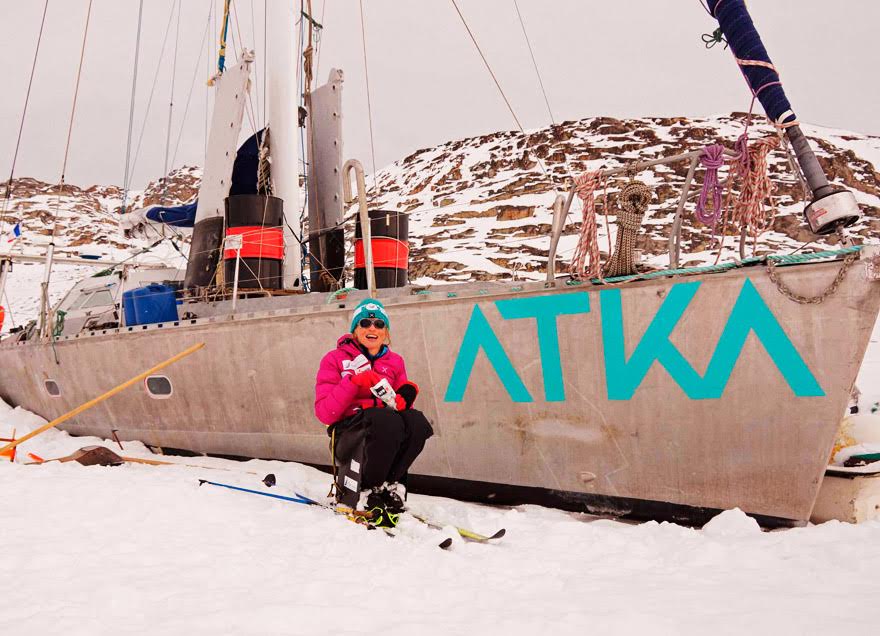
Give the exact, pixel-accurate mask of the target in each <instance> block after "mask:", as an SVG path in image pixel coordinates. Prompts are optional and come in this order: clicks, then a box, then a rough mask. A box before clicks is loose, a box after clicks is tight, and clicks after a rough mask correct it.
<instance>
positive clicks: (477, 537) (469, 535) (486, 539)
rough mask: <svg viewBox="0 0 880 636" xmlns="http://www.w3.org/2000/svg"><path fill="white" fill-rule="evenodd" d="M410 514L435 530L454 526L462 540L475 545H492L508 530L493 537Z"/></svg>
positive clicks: (503, 530) (501, 530)
mask: <svg viewBox="0 0 880 636" xmlns="http://www.w3.org/2000/svg"><path fill="white" fill-rule="evenodd" d="M410 514H411V515H412V517H413V518H414V519H417V520H418V521H421V522H422V523H424V524H425V525H426V526H428V527H429V528H434V529H435V530H442V529H443V528H446V527H449V526H452V527H453V528H455V531H456V532H458V535H459V536H460V537H461V538H462V539H464V540H465V541H471V542H473V543H491V542H492V541H495V540H497V539H500V538H501V537H503V536H504V535H505V534H506V533H507V530H505V529H504V528H501V529H500V530H498V531H497V532H496V533H495V534H491V535H486V534H480V533H479V532H474V531H473V530H468V529H467V528H461V527H459V526H455V525H453V524H447V523H442V522H440V521H435V520H433V519H429V518H428V517H426V516H425V515H421V514H418V513H415V512H411V513H410Z"/></svg>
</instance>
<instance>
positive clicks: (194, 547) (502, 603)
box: [0, 376, 880, 636]
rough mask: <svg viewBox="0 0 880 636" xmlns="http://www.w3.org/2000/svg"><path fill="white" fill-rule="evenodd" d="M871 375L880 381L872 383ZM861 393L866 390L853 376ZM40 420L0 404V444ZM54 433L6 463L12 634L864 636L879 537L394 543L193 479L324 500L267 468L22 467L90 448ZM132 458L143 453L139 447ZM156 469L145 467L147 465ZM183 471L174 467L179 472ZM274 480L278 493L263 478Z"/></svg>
mask: <svg viewBox="0 0 880 636" xmlns="http://www.w3.org/2000/svg"><path fill="white" fill-rule="evenodd" d="M873 377H877V376H873ZM865 379H866V380H867V379H868V378H865ZM43 422H44V420H42V419H41V418H39V417H38V416H36V415H34V414H32V413H29V412H27V411H24V410H22V409H20V408H17V409H14V410H13V409H11V408H10V407H8V406H6V405H5V404H3V403H0V435H3V434H4V433H5V434H8V432H10V431H9V429H10V428H11V427H13V426H14V427H15V428H16V429H17V435H18V436H19V437H20V436H21V435H22V434H23V433H25V432H27V431H29V430H33V429H34V428H36V427H37V426H39V425H40V424H42V423H43ZM97 443H103V444H104V445H106V446H108V447H110V448H115V449H116V450H117V451H118V452H119V449H118V447H115V445H114V443H113V442H108V441H107V440H99V439H93V438H92V439H90V438H73V437H70V436H68V435H67V434H66V433H63V432H60V431H57V430H50V431H48V432H46V433H44V434H42V435H40V436H37V437H35V438H33V439H32V440H30V441H28V442H25V443H24V444H22V445H21V446H20V447H19V452H18V459H17V462H16V463H9V462H6V461H0V520H2V521H0V528H2V534H0V537H2V539H0V546H2V547H0V559H2V565H0V567H2V574H0V625H3V633H4V634H15V635H19V634H40V635H43V634H61V633H64V634H88V635H90V636H92V635H97V634H113V635H114V636H119V635H121V634H143V633H155V634H186V635H188V636H189V635H192V634H212V635H214V634H260V635H264V634H360V633H366V634H375V633H377V632H378V633H387V632H394V633H399V634H443V635H450V634H534V633H536V632H537V631H539V630H540V632H541V633H544V634H583V633H594V634H611V633H625V634H641V633H650V634H652V635H653V634H703V633H712V634H743V633H769V634H828V633H832V632H833V633H847V632H850V631H855V632H856V633H871V631H872V630H873V629H875V628H876V616H875V611H874V608H875V607H876V599H877V595H878V593H880V578H878V574H877V573H878V572H880V550H878V548H877V546H878V545H880V522H871V523H866V524H862V525H859V526H855V525H848V524H844V523H838V522H830V523H825V524H822V525H820V526H809V527H805V528H798V529H792V530H783V531H774V532H762V531H761V530H760V529H759V528H758V526H757V525H756V523H755V522H754V521H753V520H752V519H750V518H749V517H746V516H745V515H744V514H743V513H741V512H740V511H738V510H732V511H727V512H725V513H723V514H721V515H719V516H718V517H716V518H715V519H713V520H712V521H711V522H710V523H709V524H707V525H706V526H705V527H703V528H702V529H693V528H686V527H682V526H678V525H674V524H668V523H660V524H658V523H654V522H650V523H642V524H632V523H625V522H619V521H611V520H606V519H598V518H595V517H590V516H587V515H580V514H572V513H567V512H562V511H559V510H552V509H546V508H540V507H536V506H521V507H518V508H513V509H507V508H493V507H486V506H479V505H473V504H464V503H460V502H455V501H452V500H449V499H440V498H434V497H426V496H418V495H413V496H411V497H410V502H409V503H410V506H411V508H412V509H414V510H416V511H421V512H423V513H427V514H430V515H431V516H433V517H435V518H439V519H442V520H445V521H446V522H449V523H456V524H458V525H465V526H468V527H470V528H473V529H475V530H477V531H482V532H494V531H495V530H496V529H498V528H501V527H504V528H506V529H507V536H506V537H504V539H502V540H501V542H499V543H498V544H494V545H481V544H472V543H464V542H462V541H461V540H460V539H456V542H455V543H454V544H453V547H452V549H451V550H449V551H443V550H440V549H439V548H438V547H437V544H438V543H439V542H440V541H441V540H442V539H443V538H445V537H446V536H451V534H452V533H451V532H450V533H444V532H440V531H435V530H431V529H429V528H427V527H425V526H423V525H421V524H419V523H418V522H416V521H415V520H413V519H409V520H405V521H404V522H403V525H402V526H401V535H400V536H398V537H394V538H390V537H387V536H385V535H384V534H383V533H381V532H378V531H367V530H366V529H365V528H362V527H359V526H356V525H355V524H353V523H351V522H349V521H347V520H345V519H344V518H341V517H337V516H334V515H332V514H330V513H329V512H327V511H326V510H323V509H319V508H313V507H308V506H304V505H298V504H293V503H288V502H284V501H280V500H277V499H271V498H268V497H259V496H256V495H249V494H245V493H238V492H235V491H231V490H227V489H225V488H216V487H212V486H201V487H200V486H199V481H198V480H199V479H200V478H202V479H210V480H215V481H221V482H226V483H230V484H236V485H240V486H244V487H247V488H253V489H258V490H263V491H266V492H273V493H277V494H283V495H292V494H293V493H294V492H295V491H300V492H305V493H308V494H310V495H312V496H314V497H320V496H322V495H323V494H324V493H325V492H326V489H327V486H328V484H329V478H328V477H327V475H325V474H323V473H320V472H318V471H316V470H314V469H312V468H309V467H305V466H302V465H299V464H294V463H286V462H277V461H257V460H254V461H250V462H246V463H239V462H233V461H227V460H221V459H216V458H204V457H199V458H181V457H170V458H167V457H166V458H162V459H163V460H169V461H173V462H176V463H180V464H182V465H175V466H148V465H138V464H126V465H125V466H121V467H114V468H110V467H107V468H104V467H97V466H95V467H83V466H80V465H79V464H76V463H74V462H71V463H64V464H62V463H57V462H56V463H48V464H44V465H25V464H24V463H23V462H26V461H29V459H28V453H33V454H35V455H38V456H40V457H42V458H46V459H48V458H53V457H60V456H64V455H67V454H68V453H70V452H72V451H74V450H76V449H78V448H81V447H83V446H86V445H89V444H97ZM124 445H125V452H124V454H125V455H127V456H137V457H148V456H150V453H149V451H148V450H147V449H146V448H145V447H144V446H143V445H142V444H139V443H133V442H126V443H125V444H124ZM153 457H154V458H155V456H153ZM183 464H186V465H183ZM270 472H271V473H274V474H275V475H276V477H277V479H278V485H277V486H276V487H274V488H272V489H268V488H266V487H265V486H264V485H263V484H262V483H261V479H262V477H263V476H264V475H265V474H267V473H270Z"/></svg>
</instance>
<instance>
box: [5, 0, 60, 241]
mask: <svg viewBox="0 0 880 636" xmlns="http://www.w3.org/2000/svg"><path fill="white" fill-rule="evenodd" d="M48 9H49V0H46V2H45V4H44V5H43V17H42V18H41V19H40V32H39V34H38V35H37V46H36V48H35V50H34V61H33V63H32V64H31V74H30V78H29V79H28V87H27V93H26V94H25V97H24V107H23V108H22V111H21V122H20V124H19V126H18V138H17V139H16V140H15V152H13V153H12V167H11V168H10V169H9V181H7V182H6V196H5V198H4V200H3V213H2V215H0V236H2V235H3V232H4V231H5V230H6V212H7V211H8V209H9V200H10V198H11V197H12V178H13V176H14V175H15V163H16V161H17V160H18V151H19V148H20V147H21V136H22V132H23V131H24V121H25V117H26V116H27V109H28V104H29V103H30V98H31V87H32V86H33V84H34V73H35V72H36V70H37V57H38V56H39V54H40V43H41V42H42V41H43V27H44V26H45V24H46V12H47V11H48Z"/></svg>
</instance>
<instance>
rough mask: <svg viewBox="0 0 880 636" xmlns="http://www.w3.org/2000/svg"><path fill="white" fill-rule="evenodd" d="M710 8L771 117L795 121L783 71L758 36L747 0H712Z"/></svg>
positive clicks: (710, 0)
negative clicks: (785, 88) (778, 68)
mask: <svg viewBox="0 0 880 636" xmlns="http://www.w3.org/2000/svg"><path fill="white" fill-rule="evenodd" d="M708 2H709V11H710V12H711V14H712V15H713V16H714V17H715V18H716V19H717V20H718V24H719V25H720V26H721V32H722V33H724V37H725V38H727V42H728V43H729V44H730V49H731V51H733V54H734V56H736V61H737V63H738V64H739V67H740V69H742V72H743V75H745V78H746V81H747V82H748V84H749V88H751V89H752V93H753V94H755V95H756V96H757V97H758V100H759V101H760V102H761V106H763V107H764V112H765V113H767V116H768V117H769V118H770V119H771V120H773V121H774V122H776V123H778V124H785V123H789V122H792V121H795V119H796V118H795V114H794V113H793V112H792V109H791V104H790V103H789V101H788V98H787V97H786V96H785V91H784V90H783V89H782V84H781V83H780V81H779V73H777V72H776V69H775V68H774V67H773V63H772V62H771V61H770V56H769V55H768V54H767V49H766V48H764V43H763V42H762V41H761V36H760V35H758V31H757V29H755V24H754V23H753V22H752V17H751V16H750V15H749V10H748V9H747V8H746V4H745V2H744V1H743V0H708Z"/></svg>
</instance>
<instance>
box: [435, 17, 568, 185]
mask: <svg viewBox="0 0 880 636" xmlns="http://www.w3.org/2000/svg"><path fill="white" fill-rule="evenodd" d="M450 1H451V2H452V6H453V7H455V11H456V13H458V17H459V18H461V23H462V24H463V25H464V28H465V30H466V31H467V32H468V35H469V36H470V38H471V42H473V43H474V46H475V47H476V49H477V52H478V53H479V54H480V57H481V58H482V59H483V64H484V65H485V66H486V70H487V71H489V75H491V76H492V80H493V81H494V82H495V86H496V88H498V92H499V93H501V97H502V99H504V103H505V104H507V109H508V110H509V111H510V114H511V115H512V116H513V121H515V122H516V125H517V128H519V131H520V132H521V133H522V134H523V137H524V138H525V139H524V142H525V147H526V151H528V150H529V149H530V147H531V145H532V144H531V137H530V136H529V135H527V134H526V131H525V129H524V128H523V125H522V123H520V121H519V117H517V116H516V112H515V111H514V110H513V106H512V105H511V104H510V100H508V99H507V95H506V94H505V93H504V89H502V88H501V83H500V82H499V81H498V77H496V75H495V72H494V71H493V70H492V67H491V66H490V65H489V60H487V59H486V56H485V55H484V54H483V50H482V49H481V48H480V45H479V44H478V43H477V38H476V37H475V36H474V33H473V31H471V28H470V26H468V23H467V20H465V18H464V15H463V14H462V12H461V9H459V8H458V4H457V3H456V1H455V0H450ZM535 161H536V162H537V164H538V167H540V168H541V172H543V173H544V176H545V177H546V178H547V179H549V180H550V182H551V183H552V182H553V177H552V176H551V175H550V173H549V172H548V171H547V167H546V166H545V165H544V160H543V159H541V157H539V156H538V155H535Z"/></svg>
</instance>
